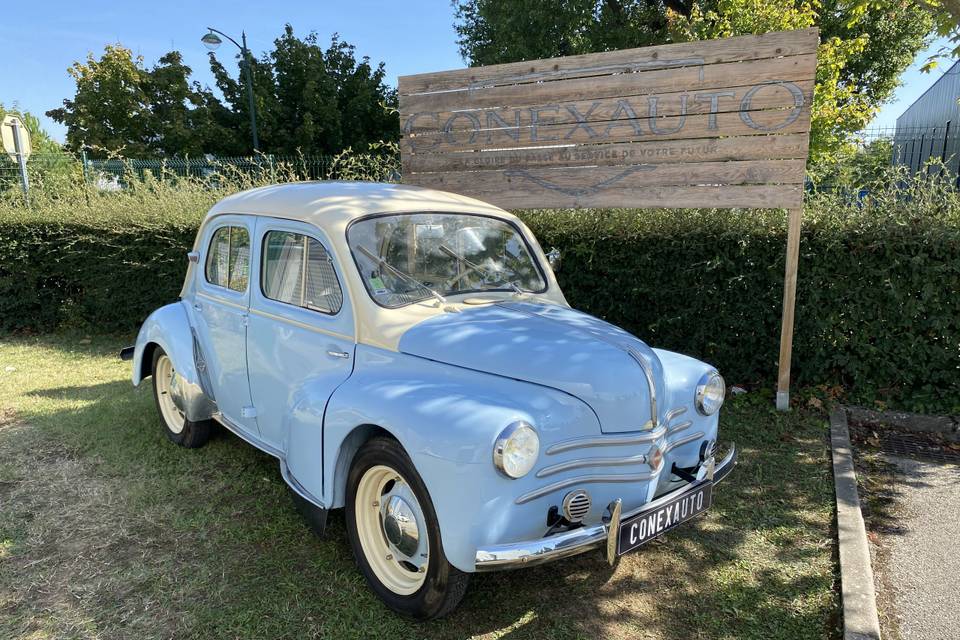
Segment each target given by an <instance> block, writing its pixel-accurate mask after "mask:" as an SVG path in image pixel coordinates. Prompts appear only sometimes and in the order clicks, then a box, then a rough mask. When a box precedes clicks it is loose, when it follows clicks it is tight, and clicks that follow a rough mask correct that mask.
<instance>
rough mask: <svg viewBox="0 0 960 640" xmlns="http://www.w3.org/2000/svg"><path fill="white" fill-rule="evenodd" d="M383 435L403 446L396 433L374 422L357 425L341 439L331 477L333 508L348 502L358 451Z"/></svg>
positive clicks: (408, 453)
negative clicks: (348, 488) (350, 478)
mask: <svg viewBox="0 0 960 640" xmlns="http://www.w3.org/2000/svg"><path fill="white" fill-rule="evenodd" d="M381 436H382V437H388V438H391V439H392V440H396V441H397V442H398V443H399V444H400V446H401V447H403V443H402V442H400V440H399V439H398V438H397V437H396V436H395V435H394V434H392V433H391V432H390V431H388V430H387V429H385V428H383V427H381V426H380V425H377V424H373V423H364V424H359V425H357V426H356V427H354V428H353V429H352V430H351V431H350V432H349V433H348V434H347V435H346V436H345V437H344V438H343V439H342V440H341V441H340V445H339V447H338V450H337V455H336V462H335V463H334V468H333V475H332V478H331V481H332V483H333V486H332V487H331V495H332V501H333V503H332V505H331V506H332V508H339V507H343V506H344V505H345V504H346V496H347V476H348V475H349V474H350V466H351V464H352V463H353V459H354V457H355V456H356V455H357V451H359V450H360V447H362V446H363V445H364V444H366V443H367V442H368V441H369V440H371V439H372V438H376V437H381ZM404 451H407V450H406V447H404ZM407 455H408V456H409V455H410V452H409V451H407Z"/></svg>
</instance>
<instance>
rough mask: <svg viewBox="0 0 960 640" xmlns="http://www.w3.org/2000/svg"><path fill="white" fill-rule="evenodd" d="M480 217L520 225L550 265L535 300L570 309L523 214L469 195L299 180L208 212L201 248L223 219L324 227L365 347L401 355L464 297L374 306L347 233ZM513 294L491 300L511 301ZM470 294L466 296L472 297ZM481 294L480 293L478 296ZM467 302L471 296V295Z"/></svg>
mask: <svg viewBox="0 0 960 640" xmlns="http://www.w3.org/2000/svg"><path fill="white" fill-rule="evenodd" d="M430 211H437V212H451V213H478V214H483V215H489V216H493V217H497V218H502V219H504V220H509V221H510V222H512V223H513V224H515V225H516V226H517V227H519V228H520V229H521V230H522V231H523V233H524V235H525V236H526V238H527V240H528V242H529V243H530V246H531V247H532V248H533V251H534V254H535V256H534V257H535V258H536V259H537V261H538V262H539V263H540V265H541V266H542V267H543V271H544V276H545V277H546V279H547V284H548V287H547V291H546V292H545V293H543V294H539V295H537V296H536V297H537V298H538V299H541V300H543V301H546V302H554V303H557V304H562V305H565V306H566V304H567V302H566V300H565V299H564V297H563V294H562V293H561V292H560V287H559V286H558V285H557V281H556V278H555V276H554V274H553V271H552V270H551V269H550V266H549V264H548V263H547V260H546V256H545V255H544V253H543V250H542V249H541V248H540V245H539V243H538V242H537V240H536V238H534V236H533V234H532V233H531V232H530V230H529V229H528V228H527V226H526V225H525V224H523V222H522V221H521V220H519V219H518V218H517V217H516V216H514V215H512V214H510V213H508V212H506V211H504V210H503V209H500V208H499V207H495V206H493V205H491V204H487V203H486V202H482V201H480V200H475V199H474V198H468V197H466V196H461V195H457V194H455V193H448V192H446V191H436V190H433V189H425V188H423V187H414V186H408V185H399V184H391V183H378V182H293V183H287V184H278V185H271V186H268V187H259V188H256V189H250V190H248V191H241V192H240V193H236V194H234V195H232V196H228V197H226V198H224V199H223V200H221V201H220V202H218V203H217V204H215V205H214V206H213V207H212V208H211V209H210V211H208V212H207V215H206V217H205V218H204V221H203V224H202V225H201V227H200V230H199V231H198V233H197V238H196V240H195V241H194V247H193V250H194V251H199V250H200V246H199V243H200V239H201V238H202V237H203V235H204V231H205V229H206V226H207V225H208V224H210V222H211V220H213V219H214V218H216V217H217V216H221V215H228V214H251V215H258V216H269V217H274V218H284V219H288V220H297V221H302V222H305V223H307V224H311V225H313V226H315V227H318V228H319V229H321V230H322V231H323V232H324V233H325V234H326V236H327V238H328V239H329V241H330V243H331V245H332V246H331V250H332V251H333V253H334V254H335V256H336V258H337V261H338V263H339V264H340V268H341V271H342V272H343V274H344V278H345V279H346V282H345V283H344V284H345V285H346V288H347V291H348V292H349V294H350V298H351V300H352V303H353V309H354V323H355V331H356V333H355V335H356V338H357V341H358V342H361V343H364V344H371V345H374V346H379V347H383V348H386V349H391V350H396V349H397V344H398V343H399V341H400V337H401V336H402V335H403V333H404V332H405V331H406V330H407V329H409V328H410V327H411V326H413V325H414V324H416V323H418V322H420V321H422V320H426V319H428V318H431V317H433V316H435V315H438V314H441V313H446V312H449V311H455V310H457V309H459V308H462V307H463V304H464V303H463V300H462V299H458V298H461V297H459V296H458V297H451V298H450V300H449V304H447V305H443V306H438V305H436V304H435V302H434V301H433V300H426V301H424V302H421V303H416V304H411V305H407V306H406V307H401V308H399V309H385V308H383V307H381V306H380V305H378V304H377V303H375V302H374V301H373V300H372V299H371V298H370V296H369V294H368V293H367V291H366V287H365V286H364V284H363V282H362V281H361V279H360V275H359V273H357V269H356V266H355V264H354V262H353V258H352V256H351V254H350V249H349V247H348V245H347V241H346V230H347V227H348V226H349V225H350V223H351V222H353V221H354V220H356V219H358V218H362V217H364V216H367V215H371V214H377V213H409V212H430ZM193 271H194V270H193V263H191V264H190V267H189V268H188V270H187V277H186V280H185V281H184V286H183V291H182V292H181V296H182V295H184V294H186V293H187V291H188V288H189V286H190V282H191V280H192V277H193ZM512 295H513V294H511V293H507V292H502V293H501V292H498V293H490V294H489V295H486V294H485V296H484V297H491V298H498V297H499V298H505V299H509V298H511V296H512ZM468 297H469V296H467V298H468ZM473 297H476V294H473ZM464 299H466V298H464Z"/></svg>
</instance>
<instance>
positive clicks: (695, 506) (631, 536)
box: [617, 481, 713, 556]
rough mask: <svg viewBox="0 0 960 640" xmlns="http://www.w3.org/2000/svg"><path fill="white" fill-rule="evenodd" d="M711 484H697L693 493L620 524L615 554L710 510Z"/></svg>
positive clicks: (629, 549) (634, 546)
mask: <svg viewBox="0 0 960 640" xmlns="http://www.w3.org/2000/svg"><path fill="white" fill-rule="evenodd" d="M712 490H713V482H710V481H707V482H704V483H702V484H700V485H699V486H698V487H697V488H696V489H694V490H693V491H689V492H687V493H685V494H683V495H682V496H677V497H676V498H674V499H673V500H670V501H669V502H666V503H664V504H662V505H660V506H658V507H654V508H652V509H649V510H646V511H641V512H640V513H638V514H636V515H634V516H630V517H629V518H628V519H626V520H621V521H620V533H619V536H618V540H617V555H618V556H622V555H623V554H625V553H628V552H630V551H633V550H634V549H636V548H637V547H639V546H640V545H642V544H643V543H645V542H649V541H650V540H652V539H653V538H656V537H657V536H659V535H662V534H664V533H666V532H667V531H670V530H671V529H673V528H674V527H676V526H677V525H680V524H683V523H684V522H686V521H687V520H690V519H691V518H695V517H697V516H698V515H700V514H701V513H703V512H704V511H706V510H707V509H709V508H710V500H711V498H712V497H713V491H712Z"/></svg>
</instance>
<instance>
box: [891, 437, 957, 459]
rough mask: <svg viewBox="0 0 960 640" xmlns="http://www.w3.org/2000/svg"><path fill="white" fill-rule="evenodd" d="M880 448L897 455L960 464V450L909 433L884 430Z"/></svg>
mask: <svg viewBox="0 0 960 640" xmlns="http://www.w3.org/2000/svg"><path fill="white" fill-rule="evenodd" d="M880 448H881V449H883V451H885V452H886V453H889V454H892V455H896V456H911V457H914V458H923V459H924V460H932V461H934V462H949V463H952V464H960V451H955V450H953V449H950V448H947V447H943V446H940V445H937V444H934V443H931V442H928V441H925V440H923V439H922V438H918V437H916V436H914V435H912V434H909V433H897V432H893V431H886V432H884V433H883V435H882V436H881V438H880Z"/></svg>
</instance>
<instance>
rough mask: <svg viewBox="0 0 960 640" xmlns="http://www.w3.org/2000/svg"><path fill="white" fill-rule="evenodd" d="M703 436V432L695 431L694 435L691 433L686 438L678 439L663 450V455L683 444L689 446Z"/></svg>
mask: <svg viewBox="0 0 960 640" xmlns="http://www.w3.org/2000/svg"><path fill="white" fill-rule="evenodd" d="M703 436H704V433H703V431H697V432H696V433H691V434H690V435H688V436H687V437H686V438H680V439H679V440H674V441H673V442H671V443H669V444H668V445H667V446H665V447H664V448H663V455H667V454H668V453H670V452H671V451H673V450H674V449H676V448H677V447H682V446H683V445H685V444H689V443H691V442H693V441H694V440H699V439H700V438H702V437H703Z"/></svg>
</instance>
